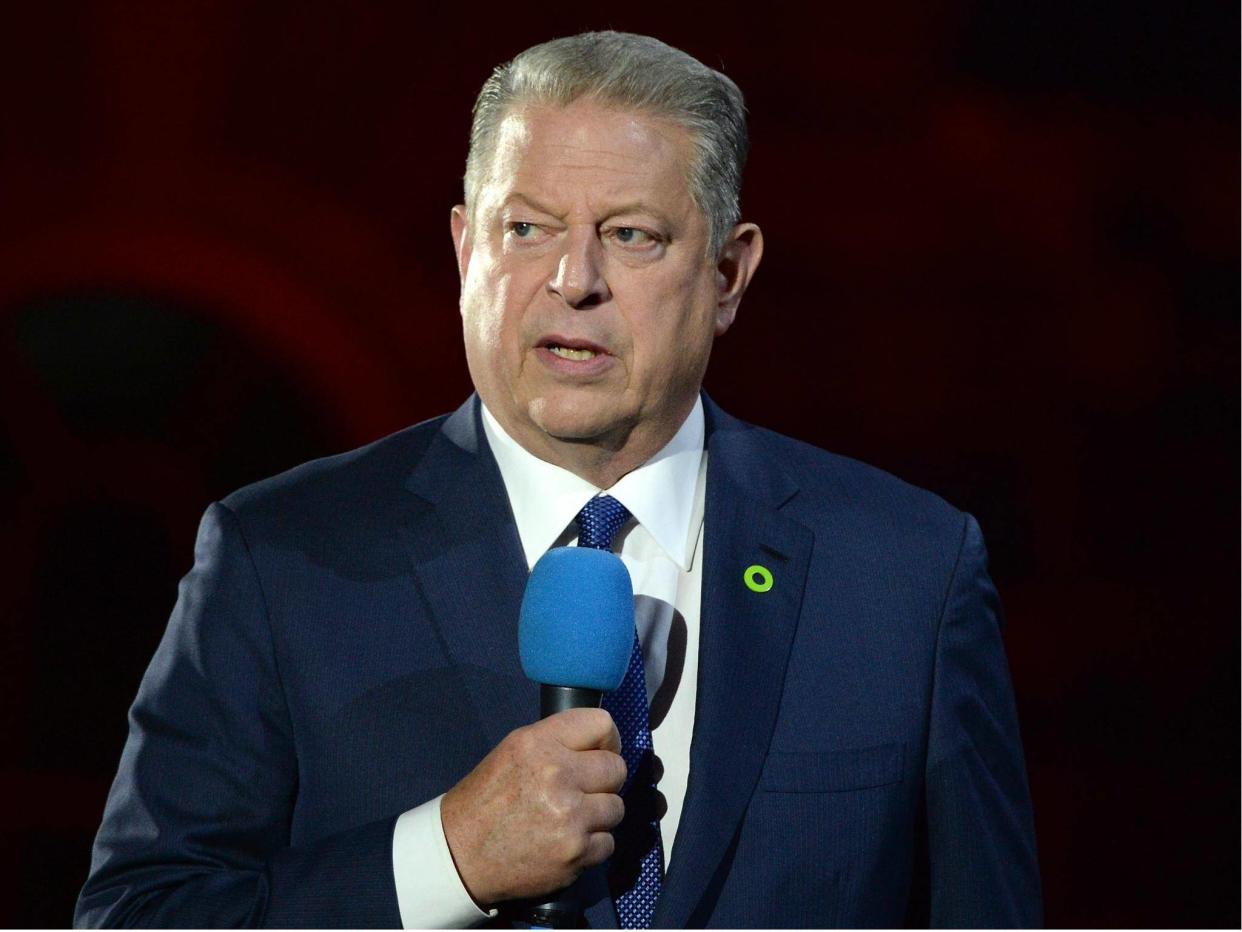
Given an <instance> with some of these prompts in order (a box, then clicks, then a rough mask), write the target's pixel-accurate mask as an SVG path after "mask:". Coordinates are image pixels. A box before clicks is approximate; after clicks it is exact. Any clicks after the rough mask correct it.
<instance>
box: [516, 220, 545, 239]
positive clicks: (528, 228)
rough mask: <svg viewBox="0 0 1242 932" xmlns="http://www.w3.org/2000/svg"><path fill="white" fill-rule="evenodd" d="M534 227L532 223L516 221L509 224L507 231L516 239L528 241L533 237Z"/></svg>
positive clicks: (536, 228)
mask: <svg viewBox="0 0 1242 932" xmlns="http://www.w3.org/2000/svg"><path fill="white" fill-rule="evenodd" d="M536 230H538V227H536V226H535V225H534V224H533V223H527V222H526V221H525V220H518V221H516V222H515V223H511V224H509V231H510V232H511V233H512V234H513V235H514V236H516V237H517V238H518V239H530V238H531V237H532V236H534V235H535V232H536Z"/></svg>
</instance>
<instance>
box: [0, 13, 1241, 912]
mask: <svg viewBox="0 0 1242 932" xmlns="http://www.w3.org/2000/svg"><path fill="white" fill-rule="evenodd" d="M651 6H652V5H649V4H642V5H638V6H637V7H634V8H631V7H630V6H627V5H619V6H615V7H614V6H612V5H607V6H605V5H600V6H599V9H600V10H601V12H591V10H592V9H595V7H594V6H592V7H590V8H588V7H587V5H585V4H583V5H579V6H578V7H577V8H572V9H571V8H566V7H564V6H562V5H555V4H540V5H537V9H536V8H533V7H532V6H531V5H530V4H518V5H515V6H514V8H512V10H511V11H510V12H508V13H494V12H492V11H490V10H489V9H488V8H486V7H485V6H479V5H477V4H471V3H458V4H445V5H440V4H437V5H435V6H430V5H428V6H421V5H417V4H412V3H410V4H392V5H389V6H378V5H367V4H348V5H346V4H341V5H339V6H328V5H318V4H316V5H307V4H305V3H263V4H257V3H256V4H245V3H239V2H220V3H199V4H165V3H158V4H157V3H151V4H145V5H144V4H125V3H110V2H81V3H77V4H73V5H52V4H47V5H45V4H24V5H22V7H21V8H20V12H19V11H17V10H15V9H14V8H13V7H6V9H5V12H3V14H0V218H2V221H3V222H2V223H0V240H2V242H0V552H2V553H3V565H4V580H3V586H2V587H0V632H2V633H0V638H2V640H0V692H2V693H3V698H2V699H0V727H2V728H3V734H4V735H5V736H6V740H5V741H4V742H3V751H2V753H3V759H2V760H0V807H3V809H2V810H0V839H2V841H0V924H5V925H14V924H16V925H35V926H38V925H64V924H66V923H68V922H69V921H70V917H71V911H72V907H73V901H74V898H75V896H76V892H77V889H78V887H79V886H80V885H81V883H82V881H83V879H84V878H85V875H86V871H87V865H88V860H89V848H90V842H91V838H92V836H93V834H94V830H95V828H96V826H97V824H98V819H99V815H100V812H101V809H102V806H103V801H104V797H105V794H106V792H107V788H108V785H109V782H110V780H111V776H112V774H113V772H114V769H115V766H116V762H117V758H118V755H119V753H120V749H121V745H122V742H123V740H124V735H125V727H126V726H125V710H126V708H127V706H128V704H129V702H130V700H131V699H132V697H133V694H134V691H135V689H136V687H137V684H138V680H139V677H140V676H141V674H142V671H143V669H144V667H145V665H146V662H147V660H148V658H149V657H150V654H151V652H152V650H153V649H154V647H155V644H156V642H157V640H158V638H159V636H160V633H161V631H162V629H163V626H164V623H165V620H166V618H167V615H168V611H169V609H170V607H171V606H172V603H173V600H174V598H175V586H176V581H177V579H178V578H179V577H180V575H181V574H182V573H184V572H185V571H186V570H187V569H188V568H189V566H190V563H191V559H192V544H193V535H194V530H195V527H196V524H197V520H198V517H199V515H200V513H201V511H202V509H203V508H204V507H205V506H206V505H207V503H208V502H210V501H211V500H212V499H214V498H216V497H219V496H221V495H223V494H225V493H227V492H228V491H230V490H231V489H233V488H236V487H237V486H239V485H241V484H244V483H247V482H250V481H252V480H255V479H258V478H260V477H262V476H265V475H269V474H271V473H273V472H276V471H279V470H281V469H284V468H286V467H289V466H292V465H294V464H296V463H298V462H300V461H302V460H304V459H307V458H309V457H312V456H318V455H321V454H325V453H329V452H335V451H339V450H343V449H347V448H349V447H352V446H356V445H358V444H361V443H363V442H366V441H369V440H371V439H374V438H376V437H378V436H380V435H382V434H385V433H387V432H390V431H392V430H395V429H397V428H400V427H402V426H404V425H406V424H408V423H411V422H414V421H418V420H421V419H423V418H427V417H431V416H433V415H436V414H439V413H442V412H444V411H446V410H449V409H451V408H453V407H455V406H456V405H457V404H458V402H459V401H460V400H461V399H462V398H463V397H465V395H466V393H467V392H468V391H469V388H470V386H469V382H468V379H467V375H466V369H465V363H464V358H463V354H462V351H461V346H460V328H459V319H458V316H457V310H456V298H457V281H456V273H455V270H454V265H453V256H452V250H451V244H450V237H449V227H448V218H449V215H448V211H449V207H450V206H451V205H452V204H454V203H456V201H457V200H458V199H459V189H460V188H459V186H460V175H461V171H462V168H463V163H464V158H465V152H466V138H467V130H468V126H469V111H470V106H471V104H472V102H473V98H474V95H475V93H476V92H477V90H478V87H479V86H480V84H481V83H482V81H483V80H484V79H485V78H486V76H487V75H488V73H489V71H490V69H491V67H492V66H493V65H495V64H497V63H499V62H500V61H503V60H505V59H507V58H509V57H511V56H512V55H513V54H515V53H516V52H518V51H520V50H521V49H522V48H525V47H526V46H527V45H530V44H533V43H534V42H537V41H541V40H543V39H547V38H550V37H552V36H555V35H563V34H567V33H571V32H576V31H579V30H581V29H584V28H600V27H606V26H613V27H616V28H621V29H629V30H634V31H641V32H651V33H654V34H655V35H657V36H659V37H661V38H663V39H665V40H666V41H668V42H670V43H672V44H675V45H678V46H680V47H682V48H684V49H686V50H688V51H689V52H691V53H692V54H694V55H696V56H697V57H699V58H701V59H702V60H703V61H705V62H707V63H708V64H711V65H713V66H716V67H721V68H723V69H724V70H725V71H726V72H728V73H729V74H730V75H731V76H732V77H733V78H734V79H735V80H737V82H738V83H739V84H740V85H741V87H742V89H743V90H744V92H745V93H746V95H747V100H748V104H749V106H750V109H751V115H752V117H751V130H752V137H753V150H752V157H751V163H750V167H749V171H748V176H747V182H746V188H745V191H744V195H743V204H744V212H745V214H746V216H747V218H748V219H751V220H755V221H757V222H758V223H760V224H761V225H762V226H763V228H764V231H765V233H766V238H767V257H766V258H765V260H764V263H763V267H762V269H761V270H760V272H759V275H758V277H757V279H756V281H755V283H754V285H753V287H752V289H751V291H750V293H749V294H748V295H747V297H746V300H745V302H744V304H743V307H742V313H741V316H740V318H739V321H738V324H737V326H736V327H735V328H734V329H733V331H731V332H730V333H729V334H728V335H727V336H726V337H725V338H724V339H723V340H722V341H721V342H720V343H719V344H718V348H717V353H716V357H715V359H714V361H713V368H712V372H711V375H710V376H709V379H708V389H709V390H710V391H711V392H712V394H713V396H714V397H715V398H716V400H717V401H719V402H720V403H722V404H723V405H724V406H725V407H726V408H728V409H729V410H730V411H732V412H733V413H734V414H736V415H739V416H741V417H744V418H747V419H750V420H755V421H759V422H762V423H764V424H765V425H767V426H770V427H773V428H776V429H777V430H781V431H783V432H786V433H790V434H793V435H796V436H798V437H801V438H804V439H806V440H808V441H811V442H812V443H815V444H818V445H820V446H824V447H827V448H829V449H832V450H835V451H838V452H841V453H845V454H848V455H851V456H855V457H857V458H860V459H863V460H866V461H868V462H871V463H874V464H876V465H879V466H881V467H883V468H885V469H888V470H889V471H892V472H895V473H897V474H898V475H900V476H902V477H904V478H906V479H908V480H909V481H911V482H914V483H916V484H919V485H922V486H925V487H928V488H930V489H933V490H935V491H937V492H939V493H940V494H941V495H943V496H945V497H946V498H948V499H949V500H950V501H952V502H954V503H955V504H957V505H959V506H961V507H963V508H965V509H968V510H969V511H971V512H973V513H974V514H975V515H976V516H978V518H979V519H980V521H981V523H982V525H983V528H984V531H985V533H986V534H987V537H988V541H989V545H990V549H991V552H992V557H993V570H994V575H995V577H996V579H997V582H998V584H999V586H1000V589H1001V592H1002V596H1003V598H1004V601H1005V604H1006V608H1007V613H1008V627H1007V631H1006V639H1007V643H1008V646H1009V651H1010V656H1011V661H1012V667H1013V674H1014V680H1015V684H1016V688H1017V692H1018V700H1019V706H1020V713H1021V720H1022V727H1023V732H1024V735H1025V739H1026V748H1027V756H1028V765H1029V770H1030V776H1031V785H1032V790H1033V793H1034V799H1035V812H1036V822H1037V827H1038V837H1039V847H1040V856H1041V863H1042V867H1043V875H1044V884H1045V891H1046V901H1047V918H1048V922H1049V924H1051V925H1062V926H1063V925H1071V926H1108V925H1123V926H1230V925H1232V926H1234V927H1237V926H1238V924H1239V919H1240V915H1239V835H1238V830H1239V795H1238V785H1239V756H1238V750H1239V731H1238V708H1239V706H1238V703H1239V688H1238V686H1239V684H1238V670H1239V666H1238V658H1239V617H1238V609H1239V602H1238V591H1239V589H1238V579H1239V577H1238V566H1239V547H1238V540H1239V538H1238V522H1237V516H1238V505H1239V502H1238V488H1239V485H1238V449H1239V447H1238V418H1239V411H1238V398H1239V392H1238V386H1239V372H1238V358H1239V357H1238V345H1239V344H1238V341H1239V326H1238V307H1239V293H1238V269H1239V238H1238V203H1239V184H1238V160H1239V146H1238V138H1239V134H1238V129H1239V128H1238V119H1237V113H1238V110H1237V107H1238V90H1239V85H1238V55H1237V47H1238V46H1237V42H1238V34H1239V23H1238V13H1237V8H1236V5H1231V4H1216V5H1207V4H1195V3H1182V2H1177V3H1173V2H1126V3H1120V2H1118V3H1094V4H1093V3H1083V2H1042V3H1038V4H1033V3H1032V4H1023V3H1016V2H1013V3H1008V2H977V3H970V2H958V3H947V4H943V5H938V4H925V5H917V6H915V5H898V6H891V5H890V6H882V5H878V4H841V5H839V7H838V6H837V5H833V6H832V7H830V8H829V9H828V11H826V12H819V13H811V12H808V11H807V9H805V8H803V9H799V10H798V11H797V12H795V11H794V10H793V9H792V8H791V9H790V10H788V11H781V10H780V9H779V8H778V7H775V6H774V5H773V4H771V3H767V4H753V3H752V4H738V5H736V6H731V7H730V6H717V7H706V6H705V7H702V8H696V9H695V11H694V12H690V8H689V7H688V6H687V8H686V9H685V10H684V11H683V10H681V8H680V7H674V6H673V5H671V4H658V5H655V6H656V7H658V9H657V10H655V11H653V12H634V13H631V12H629V11H630V10H631V9H635V10H648V9H650V8H651Z"/></svg>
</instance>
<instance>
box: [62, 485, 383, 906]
mask: <svg viewBox="0 0 1242 932" xmlns="http://www.w3.org/2000/svg"><path fill="white" fill-rule="evenodd" d="M297 792H298V768H297V758H296V753H295V747H294V742H293V733H292V723H291V721H290V716H289V713H288V709H287V706H286V704H285V700H284V693H283V690H282V688H281V684H280V673H279V670H278V669H277V664H276V659H275V653H274V650H273V643H272V636H271V629H270V626H269V622H268V616H267V608H266V605H265V602H264V597H263V592H262V590H261V588H260V585H259V580H258V576H257V573H256V571H255V568H254V565H253V562H252V560H251V557H250V553H249V551H248V549H247V546H246V543H245V541H244V539H243V537H242V533H241V530H240V526H239V524H238V521H237V518H236V517H235V516H234V515H233V513H232V512H231V511H229V510H228V509H227V508H226V507H225V506H223V505H219V504H216V505H212V506H211V507H210V508H209V509H208V510H207V513H206V514H205V515H204V517H203V521H202V524H201V525H200V527H199V534H198V541H197V543H196V545H195V562H194V568H193V569H192V570H191V571H190V573H189V574H188V575H187V576H186V577H185V578H184V579H183V580H182V581H181V586H180V589H179V593H178V599H177V604H176V607H175V608H174V609H173V612H172V616H171V618H170V620H169V623H168V628H167V630H166V632H165V634H164V638H163V640H162V641H161V643H160V646H159V648H158V650H157V651H156V653H155V656H154V658H153V659H152V661H151V665H150V667H149V668H148V669H147V672H146V675H145V676H144V677H143V680H142V684H141V686H140V688H139V691H138V696H137V699H135V701H134V704H133V707H132V708H131V710H130V715H129V738H128V740H127V741H126V744H125V749H124V751H123V752H122V755H121V763H120V767H119V770H118V773H117V776H116V780H115V781H114V783H113V785H112V790H111V792H110V793H109V796H108V802H107V806H106V808H105V810H104V817H103V823H102V825H101V826H100V829H99V833H98V835H97V836H96V839H95V848H94V851H93V854H92V859H91V871H90V875H89V877H88V879H87V881H86V885H85V887H84V888H83V890H82V893H81V895H80V897H79V899H78V904H77V910H76V912H75V916H74V920H75V924H76V925H78V926H92V927H93V926H131V925H141V926H157V927H172V926H191V927H215V926H232V927H254V926H276V927H285V928H294V927H308V926H309V927H325V926H351V927H361V926H383V927H389V928H394V927H399V926H400V925H401V917H400V914H399V912H398V908H397V899H396V890H395V885H394V880H393V868H392V837H393V824H394V822H395V816H394V818H391V819H384V820H381V821H378V822H374V823H371V824H369V825H363V826H360V827H358V828H355V829H350V830H348V831H345V832H343V833H341V834H338V835H335V836H333V837H331V838H327V839H324V840H321V841H318V842H315V843H313V844H306V845H297V846H291V845H290V825H291V820H292V814H293V807H294V802H295V800H296V798H297Z"/></svg>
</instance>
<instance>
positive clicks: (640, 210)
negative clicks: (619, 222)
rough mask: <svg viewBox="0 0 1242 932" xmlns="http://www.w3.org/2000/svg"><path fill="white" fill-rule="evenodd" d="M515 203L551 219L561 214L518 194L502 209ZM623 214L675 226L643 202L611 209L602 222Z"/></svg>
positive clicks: (512, 196) (667, 218)
mask: <svg viewBox="0 0 1242 932" xmlns="http://www.w3.org/2000/svg"><path fill="white" fill-rule="evenodd" d="M515 203H520V204H525V205H526V206H527V207H530V208H533V209H534V210H537V211H539V212H540V213H544V214H547V215H548V216H549V217H559V216H560V214H558V213H557V212H556V211H555V210H552V209H551V208H550V207H547V206H545V205H543V204H541V203H539V202H538V201H537V200H535V199H534V198H532V197H528V196H527V195H525V194H518V193H516V192H515V193H513V194H510V195H509V196H508V197H506V198H505V199H504V200H503V201H501V203H500V207H501V209H502V210H503V209H504V208H506V207H509V206H511V205H513V204H515ZM623 214H648V215H650V216H652V217H655V218H656V219H657V220H658V221H660V223H662V224H664V225H665V226H668V227H671V226H673V225H674V224H673V220H672V218H671V217H669V216H668V214H666V213H664V212H663V211H660V210H656V209H655V208H653V207H651V206H650V205H648V204H645V203H643V202H642V201H630V202H629V203H626V204H620V205H618V206H616V207H613V208H611V209H609V211H608V212H607V213H606V214H605V215H604V217H603V219H602V220H601V222H603V221H607V220H611V219H612V218H614V217H619V216H622V215H623Z"/></svg>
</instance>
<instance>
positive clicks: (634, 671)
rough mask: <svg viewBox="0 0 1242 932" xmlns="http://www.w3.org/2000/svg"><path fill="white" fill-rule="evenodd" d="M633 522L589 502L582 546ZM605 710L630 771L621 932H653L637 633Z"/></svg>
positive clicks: (602, 502) (654, 855)
mask: <svg viewBox="0 0 1242 932" xmlns="http://www.w3.org/2000/svg"><path fill="white" fill-rule="evenodd" d="M629 519H630V512H629V509H627V508H626V507H625V506H624V505H622V504H621V503H620V502H619V501H617V500H616V499H615V498H613V497H612V496H610V495H599V496H596V497H595V498H593V499H591V500H590V501H589V502H587V503H586V506H585V507H584V508H583V509H582V510H581V511H580V512H578V517H577V518H575V519H574V520H575V521H576V522H577V524H578V546H579V547H594V548H595V549H596V550H611V549H612V539H613V537H615V536H616V533H617V531H619V530H621V526H622V525H623V524H625V522H626V521H628V520H629ZM603 707H604V708H605V709H607V710H608V712H609V714H611V715H612V717H613V720H614V721H615V722H616V723H617V730H618V731H619V732H620V733H621V756H622V757H623V758H625V766H626V768H627V773H626V778H625V785H624V786H623V787H622V788H621V797H622V798H623V799H624V800H625V819H624V820H622V822H621V824H620V825H618V826H617V827H616V828H615V829H614V830H613V837H614V838H615V839H616V842H617V846H616V851H614V852H613V856H612V860H611V862H610V863H609V866H608V885H609V887H610V888H611V890H612V895H613V899H614V901H615V902H616V905H617V919H618V921H619V922H620V923H621V928H623V929H649V928H651V917H652V916H653V915H654V914H655V904H656V898H657V897H658V896H659V895H660V887H661V886H662V885H663V883H664V842H663V840H662V839H661V838H660V817H659V813H658V809H657V806H656V792H655V779H654V773H653V769H652V768H653V763H654V759H653V755H652V749H651V726H650V723H649V722H648V719H647V713H648V710H647V677H646V674H645V673H644V672H643V650H642V645H641V644H640V643H639V641H638V632H637V631H635V633H634V650H633V652H632V653H631V654H630V665H629V667H628V668H627V669H626V671H625V679H623V680H622V681H621V685H620V686H619V687H618V688H617V690H616V691H615V692H611V693H606V694H605V695H604V701H603Z"/></svg>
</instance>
